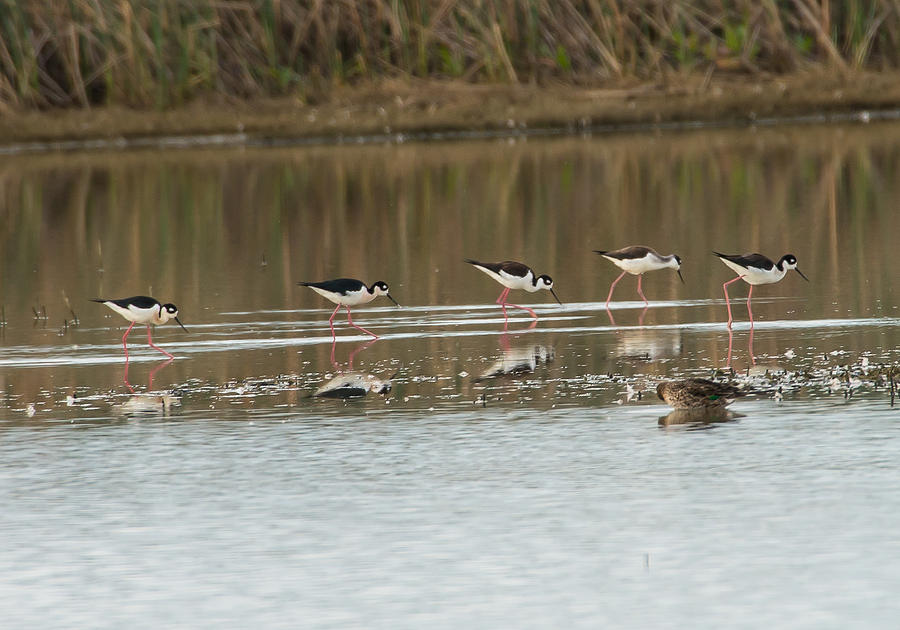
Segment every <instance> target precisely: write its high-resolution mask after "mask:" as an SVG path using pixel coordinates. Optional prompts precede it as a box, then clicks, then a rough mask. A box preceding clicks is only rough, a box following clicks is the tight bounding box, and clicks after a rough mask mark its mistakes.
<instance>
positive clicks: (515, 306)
mask: <svg viewBox="0 0 900 630" xmlns="http://www.w3.org/2000/svg"><path fill="white" fill-rule="evenodd" d="M506 306H512V307H513V308H520V309H522V310H523V311H528V312H529V313H531V316H532V317H534V318H535V319H537V313H535V312H534V311H533V310H531V309H530V308H528V307H527V306H519V305H518V304H512V303H511V302H507V303H506ZM503 312H504V313H505V312H506V309H503Z"/></svg>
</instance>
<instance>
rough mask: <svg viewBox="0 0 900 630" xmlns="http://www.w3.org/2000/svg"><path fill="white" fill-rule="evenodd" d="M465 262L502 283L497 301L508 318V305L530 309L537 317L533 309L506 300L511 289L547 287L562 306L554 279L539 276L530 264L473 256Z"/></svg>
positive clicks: (524, 309) (538, 289) (525, 309)
mask: <svg viewBox="0 0 900 630" xmlns="http://www.w3.org/2000/svg"><path fill="white" fill-rule="evenodd" d="M465 262H467V263H469V264H470V265H474V266H475V268H476V269H478V270H479V271H483V272H484V273H486V274H487V275H489V276H490V277H491V278H493V279H494V280H496V281H497V282H499V283H500V284H502V285H503V286H504V287H506V288H505V289H503V291H501V292H500V297H498V298H497V300H496V303H497V304H499V305H500V308H502V309H503V317H504V318H507V319H508V316H507V314H506V307H507V306H512V307H513V308H519V309H522V310H523V311H528V312H529V313H531V316H532V317H533V318H535V319H537V313H535V312H534V311H533V310H532V309H530V308H527V307H525V306H518V305H517V304H512V303H510V302H507V301H506V296H507V295H509V291H510V289H522V290H524V291H528V292H529V293H534V292H535V291H540V290H541V289H547V290H548V291H550V293H552V294H553V297H554V298H555V299H556V301H557V302H559V304H560V306H562V302H560V300H559V297H558V296H557V295H556V291H554V290H553V279H552V278H551V277H550V276H547V275H543V276H539V275H537V274H535V273H534V271H532V270H531V267H529V266H528V265H523V264H522V263H520V262H515V261H512V260H504V261H503V262H498V263H486V262H478V261H477V260H472V259H471V258H466V259H465Z"/></svg>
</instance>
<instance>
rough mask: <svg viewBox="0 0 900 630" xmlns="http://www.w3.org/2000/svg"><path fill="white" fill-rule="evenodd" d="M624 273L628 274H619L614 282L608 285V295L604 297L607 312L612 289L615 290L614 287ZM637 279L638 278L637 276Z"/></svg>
mask: <svg viewBox="0 0 900 630" xmlns="http://www.w3.org/2000/svg"><path fill="white" fill-rule="evenodd" d="M626 273H628V272H627V271H623V272H622V273H620V274H619V277H618V278H616V279H615V280H613V283H612V284H611V285H609V295H607V296H606V309H607V310H609V301H610V300H611V299H612V294H613V289H615V288H616V285H617V284H618V283H619V280H621V279H622V278H624V277H625V274H626ZM638 278H640V276H638Z"/></svg>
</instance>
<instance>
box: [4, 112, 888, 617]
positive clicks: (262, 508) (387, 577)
mask: <svg viewBox="0 0 900 630" xmlns="http://www.w3.org/2000/svg"><path fill="white" fill-rule="evenodd" d="M898 139H900V126H898V125H894V124H880V125H870V126H847V127H840V126H834V127H805V128H802V129H792V128H787V127H786V128H779V129H772V130H760V131H754V130H740V131H703V132H696V133H672V134H661V135H621V136H603V137H593V138H592V137H584V138H563V139H546V140H535V139H531V140H528V141H527V142H522V141H519V142H508V141H482V142H457V143H434V144H411V145H401V146H394V145H390V146H365V147H337V148H323V147H312V148H296V149H269V150H263V149H247V150H239V149H236V150H220V151H169V152H127V153H93V154H72V155H65V156H53V155H48V156H39V157H34V156H32V157H25V156H23V157H17V158H5V159H3V161H2V162H0V202H2V204H3V205H2V209H0V217H2V219H3V220H2V221H0V246H2V250H0V263H2V268H0V306H2V310H0V313H2V314H3V317H0V320H2V321H5V322H6V323H5V324H4V325H2V326H0V348H2V356H0V532H2V534H3V536H4V540H5V542H6V544H5V545H4V549H3V551H0V602H3V603H4V604H7V605H5V606H4V609H5V610H6V611H8V612H7V613H6V617H7V623H8V624H9V625H10V627H42V628H44V627H122V626H123V625H127V626H129V627H154V628H155V627H160V626H163V625H165V626H175V627H217V628H221V627H235V628H238V627H247V626H248V625H250V624H257V625H261V626H262V627H297V626H298V625H300V626H303V627H322V628H329V627H334V628H346V627H385V628H387V627H390V628H396V627H409V628H412V627H417V628H418V627H424V626H427V627H448V628H449V627H459V626H461V625H463V624H473V625H477V626H481V627H516V628H521V627H526V628H527V627H535V628H537V627H541V628H545V627H559V626H563V625H565V626H576V627H597V626H599V625H602V624H609V625H614V626H616V627H685V626H694V627H698V626H699V627H712V626H716V627H718V626H720V625H721V623H722V619H723V618H727V619H728V620H729V625H730V626H738V627H748V628H750V627H753V628H756V627H759V626H761V625H765V624H774V625H777V626H788V625H789V626H792V627H811V628H813V627H814V628H821V627H845V626H847V625H848V624H859V623H862V624H863V625H865V626H866V627H893V625H894V623H895V619H896V617H897V614H898V612H900V610H898V609H900V604H897V603H896V597H895V596H894V593H895V592H896V589H897V587H898V586H900V569H898V565H897V563H896V562H893V559H894V558H895V557H896V556H897V553H898V551H900V543H898V542H897V538H896V536H895V535H894V534H893V524H894V522H895V521H896V517H897V514H898V510H900V499H898V495H897V493H896V492H895V491H894V490H893V486H894V482H895V480H896V478H897V473H898V468H900V466H898V464H897V462H898V461H900V458H898V455H900V453H898V451H900V446H898V444H900V441H898V438H900V435H898V431H900V429H898V427H900V425H898V419H900V416H898V415H896V414H897V413H900V411H898V410H897V409H895V408H893V407H892V406H891V396H890V388H889V385H888V382H887V380H886V379H885V378H884V375H885V374H886V371H885V370H884V369H883V367H882V366H891V365H894V364H896V362H897V361H898V356H897V352H896V350H895V348H896V347H897V342H898V340H900V313H898V310H897V308H896V306H895V304H896V300H895V298H894V296H895V295H896V291H897V289H898V281H897V280H896V274H894V273H893V270H892V268H891V265H889V264H884V263H883V261H885V260H891V259H892V253H893V251H892V250H893V248H894V247H895V243H896V242H897V236H898V234H900V230H898V228H900V213H897V212H896V211H895V208H896V207H897V202H898V200H900V180H897V178H896V177H895V174H896V172H897V167H898V166H900V145H898ZM635 243H644V244H648V245H652V246H655V247H657V248H658V249H660V250H662V251H665V252H666V253H667V252H669V251H675V252H677V253H679V254H680V255H681V257H682V258H683V259H684V267H683V270H682V271H683V273H684V276H685V280H686V284H684V285H682V284H681V283H680V282H679V281H678V279H677V276H676V275H675V274H674V272H670V271H665V272H656V273H653V274H650V275H648V276H647V277H646V278H645V281H644V283H643V286H644V292H645V293H646V294H647V296H648V297H649V298H650V299H651V305H650V308H648V309H646V310H644V309H643V304H642V303H641V302H639V301H637V299H636V298H637V295H636V292H635V281H634V279H633V278H625V279H623V280H622V282H620V283H619V285H618V286H617V288H616V294H615V301H614V303H613V305H612V309H611V311H610V312H607V311H606V310H605V309H604V307H603V302H604V300H605V298H606V292H607V290H608V287H609V283H610V282H611V281H612V280H613V279H614V278H615V277H616V275H617V273H616V271H615V270H614V268H613V267H612V265H610V264H608V263H605V262H604V261H603V260H602V259H599V257H598V256H596V255H595V254H593V253H592V252H591V250H593V249H598V248H612V247H618V246H622V245H626V244H635ZM713 249H715V250H719V251H727V252H742V251H761V252H763V253H765V254H767V255H770V256H771V257H778V256H780V255H781V254H782V253H785V252H788V251H789V252H791V253H794V254H795V255H796V256H797V257H798V259H799V262H800V268H801V269H802V270H803V271H804V273H805V274H806V275H807V276H809V277H810V279H811V282H810V283H808V284H807V283H805V282H804V281H803V280H802V279H801V278H800V277H799V276H798V275H797V274H790V275H789V276H788V277H787V278H786V279H785V280H784V281H783V282H781V283H779V284H778V285H773V286H767V287H760V288H758V289H756V290H755V291H754V301H753V312H754V315H755V326H754V328H753V330H752V337H751V330H750V327H749V325H748V322H747V310H746V307H745V305H744V303H743V299H744V297H745V296H746V287H745V286H739V285H731V287H730V289H731V295H732V297H733V308H734V313H735V317H736V324H735V327H734V331H733V334H732V335H731V339H729V334H728V330H727V328H726V327H725V325H724V320H725V317H726V312H725V305H724V300H723V299H722V286H721V285H722V283H723V282H724V281H726V280H728V279H730V278H731V277H732V274H731V273H730V272H729V271H728V270H727V269H726V268H725V267H724V266H723V265H721V264H720V263H719V262H718V261H716V260H715V259H714V258H713V257H712V256H711V254H710V251H711V250H713ZM464 257H473V258H481V259H485V260H499V259H502V258H514V259H521V260H524V261H526V262H528V263H530V264H531V265H532V266H534V267H535V269H536V270H537V271H538V273H549V274H551V275H552V276H553V277H554V279H555V281H556V290H557V293H558V294H559V295H560V297H561V298H562V299H563V301H564V303H565V304H564V306H563V307H560V306H558V305H556V304H555V303H554V302H553V301H552V298H551V296H549V294H547V293H540V294H535V295H515V294H513V295H511V299H514V300H515V301H517V303H519V304H523V305H528V306H533V307H534V308H535V310H536V311H537V313H538V315H539V317H540V318H539V320H538V322H537V324H536V326H534V327H533V328H532V327H531V324H532V320H531V319H530V318H529V317H528V315H527V314H526V313H524V312H522V311H518V312H511V314H512V317H511V318H510V321H509V324H508V326H507V329H506V331H504V322H503V317H502V313H500V311H499V308H498V307H496V306H495V305H493V300H494V299H495V298H496V297H497V295H498V294H499V292H500V287H499V286H497V285H495V284H493V283H492V282H491V281H490V280H489V279H488V278H486V277H485V276H483V275H482V274H480V273H478V272H477V271H476V270H474V269H472V268H471V267H470V266H468V265H466V264H464V263H462V261H461V259H462V258H464ZM340 275H348V276H351V277H360V278H364V279H366V280H368V281H370V282H371V281H374V280H376V279H383V280H385V281H387V282H389V284H390V285H391V293H392V295H394V296H395V297H396V298H397V300H398V301H399V302H400V303H401V304H402V305H403V308H399V309H398V308H395V307H393V306H392V305H390V303H389V302H387V301H386V300H384V301H383V303H382V302H375V303H373V304H372V305H371V307H368V308H360V309H354V320H355V321H356V322H357V323H359V324H360V325H362V326H365V327H366V328H369V329H370V330H373V331H374V332H377V333H378V334H379V335H380V336H381V338H380V339H378V340H377V341H374V342H372V341H370V340H368V339H367V338H366V337H365V336H364V335H362V334H361V333H359V331H355V330H352V329H348V328H347V326H346V323H345V320H344V317H343V315H341V316H339V317H338V318H336V322H339V323H338V325H337V334H338V343H336V344H334V345H332V343H331V336H330V331H329V328H328V322H327V320H328V317H329V315H330V313H331V309H330V308H327V304H326V303H324V301H323V300H322V299H321V298H319V297H318V296H316V295H315V294H314V293H312V292H311V291H309V290H307V289H304V288H302V287H297V286H296V284H295V283H296V282H297V281H299V280H312V279H321V278H327V277H334V276H340ZM140 293H148V294H151V295H154V296H156V297H159V298H161V299H163V300H164V301H172V302H175V303H176V304H178V306H179V308H180V317H181V319H182V321H184V323H185V325H186V326H187V327H188V330H189V332H188V333H185V332H183V331H181V330H180V329H179V328H177V327H176V326H174V325H168V326H164V327H159V328H157V329H155V331H154V336H153V339H154V342H155V343H157V344H158V345H160V346H162V347H164V348H166V349H168V350H169V351H171V352H173V353H174V354H175V355H176V357H177V358H176V359H175V360H174V361H171V362H166V361H163V360H162V359H164V358H165V357H163V356H162V355H160V354H159V353H157V352H156V351H154V350H152V349H149V348H147V347H146V343H145V342H146V332H145V331H143V330H140V329H135V330H134V331H133V332H132V334H131V336H130V337H129V347H130V352H131V361H130V362H129V365H128V371H127V373H126V372H125V368H124V363H123V358H122V351H121V343H120V339H121V336H122V333H123V332H124V330H125V327H124V326H123V325H122V321H121V320H120V319H116V318H115V316H114V315H113V314H112V313H111V312H109V311H108V310H107V309H105V308H104V307H102V306H101V305H97V304H93V303H90V302H87V299H88V298H92V297H96V296H103V297H125V296H127V295H133V294H140ZM67 299H68V305H67V303H66V300H67ZM33 308H34V309H35V310H37V311H38V312H39V313H41V312H42V311H43V310H46V313H47V319H46V320H43V319H35V317H34V315H33V313H32V309H33ZM70 309H71V310H70ZM72 311H74V313H73V312H72ZM73 316H77V318H78V320H79V321H78V323H77V325H75V324H73V323H72V320H73ZM64 320H65V321H64ZM729 341H731V356H730V357H729ZM332 353H333V355H332ZM729 359H730V360H729ZM729 367H730V368H733V369H734V377H735V378H736V379H737V380H738V381H739V382H741V383H742V384H743V385H744V386H745V387H747V388H748V389H754V390H755V392H756V393H755V394H754V395H751V396H748V397H746V398H742V399H740V400H739V401H738V402H736V403H735V404H734V405H732V407H731V409H732V410H733V412H732V413H731V414H729V415H727V416H724V417H722V418H717V420H719V421H716V422H712V421H710V422H702V421H696V419H689V421H688V422H687V423H684V424H679V422H682V420H683V418H681V417H679V416H678V415H670V414H669V411H670V410H669V409H668V408H667V407H666V406H665V405H663V404H662V403H660V401H658V400H656V398H655V393H654V389H655V385H656V383H657V382H658V381H659V380H660V379H662V378H667V377H678V376H682V375H691V376H712V375H715V374H718V375H719V376H720V377H724V376H727V375H729V374H730V370H728V368H729ZM350 372H359V373H361V374H374V375H375V376H377V377H379V378H380V379H382V380H389V381H390V382H391V385H392V388H391V391H390V392H389V393H386V394H376V393H370V394H368V395H367V396H365V397H363V398H358V399H352V400H346V401H345V400H336V399H326V398H318V397H313V396H312V394H313V393H314V392H316V390H317V388H319V387H320V386H322V385H323V384H324V383H326V382H327V381H329V380H330V379H331V378H332V377H334V376H336V375H340V374H344V375H346V374H347V373H350ZM125 378H127V383H126V382H125V380H124V379H125ZM779 388H780V391H778V390H779ZM13 603H14V605H12V604H13ZM9 611H11V612H9ZM4 625H6V624H4Z"/></svg>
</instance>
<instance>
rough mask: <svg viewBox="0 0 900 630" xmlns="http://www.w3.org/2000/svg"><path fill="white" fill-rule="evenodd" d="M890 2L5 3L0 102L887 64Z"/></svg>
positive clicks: (891, 41)
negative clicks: (423, 80)
mask: <svg viewBox="0 0 900 630" xmlns="http://www.w3.org/2000/svg"><path fill="white" fill-rule="evenodd" d="M898 47H900V1H898V0H846V1H842V2H836V1H832V0H732V1H725V0H697V1H695V0H407V1H405V2H404V1H401V0H67V1H61V2H46V1H38V0H0V104H6V105H12V106H18V107H39V108H45V107H72V106H81V107H87V106H91V105H94V104H112V103H114V104H124V105H130V106H139V107H148V106H149V107H157V108H168V107H171V106H173V105H178V104H181V103H184V102H186V101H189V100H191V99H193V98H195V97H197V96H198V95H206V94H220V95H224V96H226V97H235V98H247V97H257V96H281V95H298V96H300V97H301V98H304V99H306V100H315V99H317V98H320V97H321V96H322V95H323V94H327V93H328V91H329V90H330V88H332V87H333V86H335V85H343V84H347V83H352V82H354V81H358V80H362V79H366V80H378V79H381V78H386V77H429V78H442V77H446V78H454V79H458V80H459V79H461V80H464V81H471V82H483V83H484V82H503V83H537V84H544V83H547V82H562V83H567V84H573V85H603V84H606V83H609V82H621V81H630V80H648V79H654V78H658V77H661V76H665V75H667V74H670V73H684V72H688V73H700V74H708V73H711V72H714V71H740V72H747V73H784V72H789V71H792V70H797V69H803V68H810V67H811V68H817V69H828V70H833V71H835V72H838V73H845V74H846V73H851V72H854V71H857V70H869V71H871V70H883V69H896V68H897V66H898V57H897V56H896V54H895V52H896V50H897V49H898Z"/></svg>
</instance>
